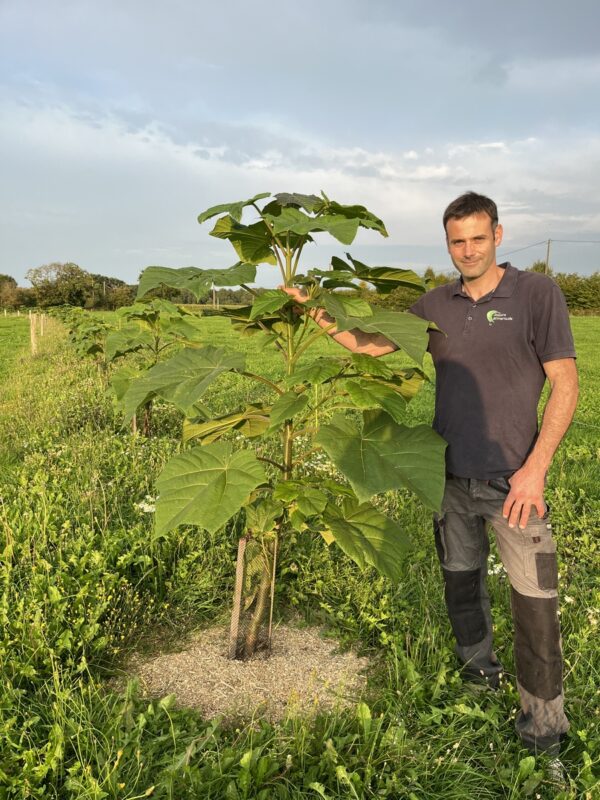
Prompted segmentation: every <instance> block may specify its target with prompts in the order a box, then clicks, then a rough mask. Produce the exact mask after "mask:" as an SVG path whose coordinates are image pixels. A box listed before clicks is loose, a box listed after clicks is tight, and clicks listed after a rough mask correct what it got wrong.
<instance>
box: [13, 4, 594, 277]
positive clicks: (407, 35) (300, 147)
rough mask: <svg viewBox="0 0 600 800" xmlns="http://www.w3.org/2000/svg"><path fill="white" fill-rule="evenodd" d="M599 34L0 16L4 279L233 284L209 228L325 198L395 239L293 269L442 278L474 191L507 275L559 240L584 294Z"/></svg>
mask: <svg viewBox="0 0 600 800" xmlns="http://www.w3.org/2000/svg"><path fill="white" fill-rule="evenodd" d="M598 30H600V4H598V3H597V0H571V2H569V3H565V2H557V0H543V2H542V1H538V0H529V2H527V3H523V2H522V1H521V2H513V0H505V2H503V3H502V4H496V3H486V2H484V1H483V0H479V2H473V1H472V0H460V2H457V3H450V2H448V1H447V0H433V1H432V2H427V0H420V2H417V0H414V1H413V0H397V1H395V0H370V2H368V3H366V2H364V0H360V2H359V0H318V2H317V0H303V2H302V3H298V2H292V1H291V0H280V2H279V3H273V2H265V0H253V2H247V0H246V2H242V1H241V0H228V2H227V3H217V2H214V1H213V2H208V0H169V2H157V1H156V0H154V1H153V0H145V1H144V2H142V1H141V0H119V1H118V2H115V1H114V0H102V1H101V2H99V1H97V0H0V273H8V274H10V275H13V276H14V277H15V278H16V279H17V281H18V282H19V283H20V284H21V285H27V281H26V280H25V273H26V272H27V270H28V269H30V268H32V267H37V266H40V265H42V264H47V263H50V262H55V261H59V262H66V261H71V262H75V263H77V264H79V266H80V267H82V268H83V269H86V270H88V271H90V272H94V273H101V274H104V275H110V276H114V277H119V278H121V279H122V280H125V281H127V282H135V281H136V280H137V278H138V275H139V273H140V271H141V270H142V269H143V268H144V267H146V266H148V265H162V266H170V267H183V266H198V267H206V268H209V267H226V266H229V265H231V264H232V263H234V262H235V261H236V260H237V259H236V256H235V253H234V252H233V250H232V249H231V247H230V245H229V244H228V243H227V242H224V241H221V240H219V239H215V238H212V237H210V236H209V231H210V228H211V224H210V223H205V224H204V225H203V226H199V225H198V223H197V221H196V218H197V215H198V214H199V213H200V212H201V211H203V210H204V209H205V208H207V207H208V206H212V205H215V204H217V203H224V202H230V201H234V200H238V199H242V198H246V197H250V196H252V195H254V194H257V193H258V192H265V191H270V192H272V193H277V192H283V191H296V192H307V193H319V192H320V191H321V190H323V191H325V193H326V194H327V195H328V196H329V197H330V198H332V199H336V200H338V201H339V202H342V203H361V204H363V205H366V206H367V207H368V208H369V209H370V210H371V211H373V212H375V213H376V214H377V215H379V216H380V217H382V218H383V219H384V221H385V223H386V225H387V228H388V231H389V234H390V235H389V238H387V239H383V238H382V237H380V236H379V235H378V234H377V233H376V232H374V231H361V232H360V233H359V236H358V238H357V240H356V241H355V243H354V244H353V245H352V246H351V247H350V248H348V247H344V246H343V245H338V244H337V243H336V242H331V241H329V242H328V241H327V240H326V239H323V238H321V239H317V244H316V245H312V246H311V249H310V251H308V248H306V250H307V251H308V252H306V254H305V257H304V258H305V261H304V264H305V266H325V265H326V264H327V262H328V260H329V258H330V257H331V255H334V254H337V255H343V253H344V251H346V250H350V252H351V253H352V255H353V256H354V257H356V258H359V259H360V260H362V261H365V262H367V263H368V264H370V265H372V266H375V265H383V264H387V265H391V266H398V267H403V268H413V269H416V270H417V271H423V270H424V269H425V268H426V267H427V266H433V267H434V269H436V270H449V269H451V264H450V261H449V258H448V254H447V252H446V249H445V243H444V232H443V229H442V225H441V216H442V213H443V210H444V208H445V206H446V205H447V204H448V203H449V202H450V201H451V200H452V199H454V198H455V197H456V196H458V195H459V194H461V193H462V192H464V191H467V190H474V191H479V192H483V193H484V194H487V195H489V196H491V197H492V198H493V199H494V200H495V201H496V203H497V204H498V207H499V211H500V219H501V222H502V223H503V225H504V229H505V239H504V244H503V247H502V249H501V250H500V252H499V258H500V260H504V256H505V255H506V257H507V258H508V259H509V260H510V261H511V262H512V263H513V264H515V265H516V266H521V267H526V266H529V265H530V264H531V263H532V262H533V261H534V260H536V259H544V258H545V255H546V244H545V241H546V240H547V239H551V240H553V241H552V245H551V255H550V264H551V266H552V267H553V268H554V269H555V270H556V271H563V272H575V271H577V272H580V273H582V274H589V273H591V272H593V271H595V270H598V269H600V188H599V187H600V37H599V36H598ZM250 220H251V217H248V221H250ZM560 240H568V241H560ZM589 241H591V242H597V243H595V244H594V243H587V242H589ZM536 242H540V243H541V244H538V245H536V246H534V247H527V246H528V245H530V244H533V243H536ZM525 247H527V249H524V250H523V249H521V248H525ZM513 250H518V251H519V252H517V253H514V254H512V251H513ZM277 282H278V281H277V275H276V274H275V271H274V268H273V267H268V266H264V267H260V268H259V272H258V275H257V283H258V284H259V285H263V286H273V285H276V283H277Z"/></svg>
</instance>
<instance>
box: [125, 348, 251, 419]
mask: <svg viewBox="0 0 600 800" xmlns="http://www.w3.org/2000/svg"><path fill="white" fill-rule="evenodd" d="M244 365H245V356H244V355H243V353H231V352H228V351H227V350H224V349H223V348H219V347H213V346H212V345H208V346H207V347H202V348H200V349H193V348H185V349H183V350H180V351H179V352H178V353H176V355H174V356H173V357H172V358H170V359H169V360H168V361H162V362H160V363H159V364H156V366H154V367H152V369H150V370H148V372H146V373H145V374H144V375H143V376H142V377H141V378H139V379H138V380H137V381H135V382H133V383H132V384H131V386H130V387H129V389H128V390H127V392H126V393H125V396H124V397H123V401H122V405H123V410H124V413H125V420H126V421H127V420H129V419H131V417H132V416H133V415H134V414H135V412H136V409H137V408H139V406H140V405H142V404H144V403H145V402H146V401H147V400H149V399H150V398H152V397H154V396H159V397H162V398H163V399H164V400H168V401H169V402H171V403H173V404H174V405H175V406H176V407H177V408H178V409H179V410H180V411H182V412H183V413H184V414H188V413H189V412H191V411H192V410H193V407H194V404H195V403H196V402H197V401H198V400H199V399H200V397H201V396H202V394H203V393H204V391H205V390H206V389H207V388H208V386H210V384H211V383H212V382H213V381H214V380H216V378H218V377H219V375H221V374H222V373H223V372H231V371H232V370H237V371H241V370H243V369H244Z"/></svg>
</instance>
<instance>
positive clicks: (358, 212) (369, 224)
mask: <svg viewBox="0 0 600 800" xmlns="http://www.w3.org/2000/svg"><path fill="white" fill-rule="evenodd" d="M326 208H327V211H328V212H329V213H333V214H342V215H343V216H344V217H349V218H351V219H358V220H359V221H360V225H361V227H363V228H373V229H374V230H376V231H379V233H380V234H381V235H382V236H387V235H388V232H387V230H386V228H385V225H384V224H383V220H381V219H379V217H376V216H375V214H373V213H371V212H370V211H369V210H368V209H366V208H365V207H364V206H344V205H342V204H341V203H336V202H335V200H330V201H328V203H327V206H326Z"/></svg>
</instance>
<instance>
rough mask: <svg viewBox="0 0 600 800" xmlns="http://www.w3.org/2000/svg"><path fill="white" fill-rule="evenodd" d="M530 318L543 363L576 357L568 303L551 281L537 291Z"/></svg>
mask: <svg viewBox="0 0 600 800" xmlns="http://www.w3.org/2000/svg"><path fill="white" fill-rule="evenodd" d="M533 320H534V326H533V335H534V342H533V344H534V347H535V352H536V353H537V356H538V358H539V360H540V362H541V363H542V364H544V363H546V362H547V361H556V360H557V359H559V358H575V357H576V354H575V344H574V342H573V334H572V333H571V325H570V322H569V311H568V309H567V303H566V301H565V298H564V295H563V293H562V292H561V290H560V289H559V287H558V286H557V285H556V284H555V283H554V282H553V281H552V282H551V284H550V285H549V286H548V287H547V288H546V287H544V291H543V292H542V291H540V292H539V293H537V292H536V296H535V299H534V306H533Z"/></svg>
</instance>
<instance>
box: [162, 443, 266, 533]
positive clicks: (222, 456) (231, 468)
mask: <svg viewBox="0 0 600 800" xmlns="http://www.w3.org/2000/svg"><path fill="white" fill-rule="evenodd" d="M265 481H266V477H265V473H264V470H263V467H262V465H261V463H260V461H258V460H257V458H256V456H255V455H254V453H252V452H250V451H249V450H238V451H237V452H232V449H231V447H230V446H229V445H227V444H223V443H222V442H217V443H215V444H209V445H207V446H206V447H195V448H194V449H193V450H188V451H186V452H185V453H181V454H180V455H177V456H175V458H173V459H171V461H169V463H168V464H167V465H166V466H165V468H164V469H163V471H162V472H161V474H160V475H159V477H158V480H157V482H156V487H157V489H158V493H159V497H158V500H157V501H156V532H157V534H159V535H161V534H164V533H166V532H167V531H170V530H173V528H176V527H177V526H178V525H184V524H188V525H198V526H199V527H200V528H204V530H207V531H209V532H210V533H213V532H214V531H216V530H218V529H219V528H220V527H222V526H223V525H224V524H225V523H226V522H227V520H229V519H230V518H231V517H232V516H233V515H234V514H235V512H236V511H238V510H239V509H240V508H241V507H242V506H243V505H244V504H245V502H246V501H247V499H248V497H249V495H250V493H251V492H252V491H254V489H256V488H257V486H260V484H262V483H265Z"/></svg>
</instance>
